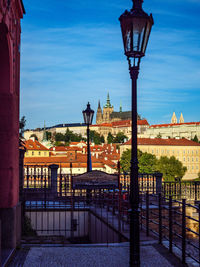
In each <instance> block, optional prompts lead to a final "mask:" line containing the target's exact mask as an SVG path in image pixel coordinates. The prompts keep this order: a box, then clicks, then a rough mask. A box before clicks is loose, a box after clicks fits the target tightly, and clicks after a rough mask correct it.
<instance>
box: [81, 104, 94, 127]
mask: <svg viewBox="0 0 200 267" xmlns="http://www.w3.org/2000/svg"><path fill="white" fill-rule="evenodd" d="M93 116H94V110H92V109H91V108H90V103H89V102H88V104H87V108H86V110H83V118H84V122H85V124H87V125H91V124H92V120H93Z"/></svg>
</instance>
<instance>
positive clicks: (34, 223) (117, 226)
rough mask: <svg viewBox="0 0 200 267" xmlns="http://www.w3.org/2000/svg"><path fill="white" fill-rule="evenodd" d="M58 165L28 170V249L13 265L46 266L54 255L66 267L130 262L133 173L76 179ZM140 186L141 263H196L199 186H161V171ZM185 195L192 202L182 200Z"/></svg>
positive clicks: (25, 242)
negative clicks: (130, 211)
mask: <svg viewBox="0 0 200 267" xmlns="http://www.w3.org/2000/svg"><path fill="white" fill-rule="evenodd" d="M57 169H58V166H55V165H52V166H49V167H46V168H44V166H41V167H40V166H31V167H30V166H29V167H25V168H24V176H22V177H21V178H22V179H23V180H22V181H21V182H22V184H23V187H22V188H21V201H22V240H21V249H20V250H19V251H17V252H16V253H15V254H13V255H14V257H12V261H11V262H10V265H9V266H18V265H17V264H22V263H23V264H24V266H30V265H31V266H36V265H34V264H35V263H36V262H37V263H38V266H39V262H40V263H41V264H44V263H45V262H49V257H50V259H51V261H52V262H54V264H55V263H57V262H62V264H61V265H60V266H85V265H84V264H85V263H84V262H85V261H86V260H87V261H88V265H87V266H96V265H98V264H99V265H98V266H105V262H106V264H107V265H109V266H128V265H129V236H130V232H129V229H130V218H129V209H130V204H129V176H128V175H127V176H125V175H121V174H117V175H108V174H106V173H103V172H98V171H94V172H90V175H89V176H88V174H87V173H86V174H83V175H79V176H77V177H76V176H71V175H64V174H63V175H62V172H59V173H58V172H57ZM109 178H110V179H109ZM86 179H87V181H86ZM139 184H140V230H141V233H140V248H141V266H151V264H152V266H153V265H154V266H157V265H156V264H158V259H159V261H160V264H164V266H175V265H176V266H179V265H180V266H182V265H181V262H182V264H185V263H187V264H188V265H189V266H197V265H198V264H199V263H200V258H199V251H200V249H199V242H200V236H199V222H200V207H199V204H198V202H197V201H195V199H198V198H199V194H200V187H199V183H197V182H196V183H192V182H190V183H187V184H186V183H178V182H177V183H165V182H163V183H162V176H161V175H160V174H157V173H156V174H151V175H146V174H140V175H139ZM177 188H179V190H178V189H177ZM180 189H181V193H180ZM186 195H187V196H190V201H187V202H186V200H185V199H183V200H182V198H183V197H185V196H186ZM187 199H189V197H187ZM77 253H78V254H79V255H80V256H79V257H78V258H77ZM172 253H173V254H172ZM50 254H51V256H49V255H50ZM63 255H65V256H66V257H63ZM102 255H104V257H102ZM172 255H174V256H172ZM175 255H176V256H175ZM66 258H67V260H66ZM94 263H95V264H96V265H95V264H94ZM46 264H47V263H46ZM68 264H71V265H68ZM195 264H196V265H195ZM44 266H45V265H44ZM49 266H53V265H49ZM54 266H55V265H54Z"/></svg>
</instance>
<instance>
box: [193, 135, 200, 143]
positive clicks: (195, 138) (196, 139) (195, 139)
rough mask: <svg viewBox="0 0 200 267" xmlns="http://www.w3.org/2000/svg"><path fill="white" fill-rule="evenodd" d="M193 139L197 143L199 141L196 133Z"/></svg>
mask: <svg viewBox="0 0 200 267" xmlns="http://www.w3.org/2000/svg"><path fill="white" fill-rule="evenodd" d="M191 140H192V141H194V142H196V143H199V139H198V137H197V135H196V134H195V136H194V138H192V139H191Z"/></svg>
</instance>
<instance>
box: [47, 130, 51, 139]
mask: <svg viewBox="0 0 200 267" xmlns="http://www.w3.org/2000/svg"><path fill="white" fill-rule="evenodd" d="M46 136H47V140H51V136H52V134H51V132H49V131H46Z"/></svg>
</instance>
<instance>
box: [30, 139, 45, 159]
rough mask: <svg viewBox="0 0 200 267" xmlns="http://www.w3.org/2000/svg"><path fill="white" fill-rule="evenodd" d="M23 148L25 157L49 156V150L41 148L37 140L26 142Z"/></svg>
mask: <svg viewBox="0 0 200 267" xmlns="http://www.w3.org/2000/svg"><path fill="white" fill-rule="evenodd" d="M25 148H26V152H25V157H49V155H50V151H49V149H48V148H47V147H45V146H43V145H42V144H41V143H39V142H38V141H37V140H32V139H29V140H26V141H25Z"/></svg>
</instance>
